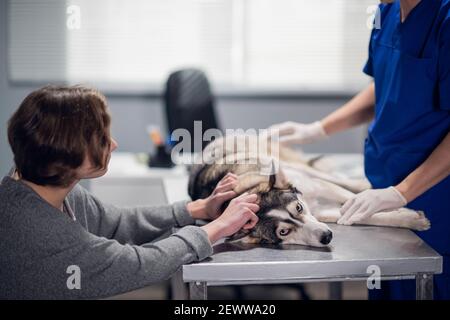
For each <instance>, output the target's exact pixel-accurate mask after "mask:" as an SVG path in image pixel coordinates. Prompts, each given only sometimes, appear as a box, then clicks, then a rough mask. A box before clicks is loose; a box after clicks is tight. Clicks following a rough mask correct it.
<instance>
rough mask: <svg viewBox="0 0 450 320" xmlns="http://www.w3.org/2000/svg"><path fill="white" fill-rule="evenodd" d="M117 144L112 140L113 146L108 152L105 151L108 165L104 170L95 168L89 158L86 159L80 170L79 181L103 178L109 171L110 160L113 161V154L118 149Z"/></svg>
mask: <svg viewBox="0 0 450 320" xmlns="http://www.w3.org/2000/svg"><path fill="white" fill-rule="evenodd" d="M117 146H118V145H117V142H116V140H114V139H113V138H111V145H110V147H109V149H108V150H105V152H106V157H107V159H106V165H105V167H104V168H102V169H98V168H95V167H94V166H93V165H92V163H91V161H90V159H89V157H86V158H85V159H84V162H83V164H82V165H81V167H80V168H79V169H78V178H79V179H92V178H98V177H101V176H103V175H104V174H105V173H106V172H107V171H108V164H109V160H110V159H111V153H112V152H113V151H114V150H116V149H117Z"/></svg>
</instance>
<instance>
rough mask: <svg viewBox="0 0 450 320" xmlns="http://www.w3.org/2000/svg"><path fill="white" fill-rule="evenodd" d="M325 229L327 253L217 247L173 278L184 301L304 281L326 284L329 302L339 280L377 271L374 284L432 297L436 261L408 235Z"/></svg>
mask: <svg viewBox="0 0 450 320" xmlns="http://www.w3.org/2000/svg"><path fill="white" fill-rule="evenodd" d="M330 227H331V229H332V230H333V234H334V236H333V241H332V245H331V246H330V247H329V248H324V249H322V248H310V247H305V246H298V245H288V246H282V247H276V246H256V245H242V244H241V245H237V244H230V243H221V244H218V245H216V246H214V254H213V255H212V256H211V257H210V258H208V259H206V260H204V261H202V262H199V263H193V264H189V265H184V266H183V267H182V268H181V269H180V270H179V271H178V274H177V275H176V276H175V279H177V281H183V282H188V283H189V298H190V299H207V287H208V286H219V285H245V284H274V283H280V284H281V283H305V282H332V283H334V285H332V286H331V287H330V289H331V293H332V294H331V296H330V297H331V298H332V299H339V298H340V294H341V288H340V286H339V285H340V284H341V282H342V281H351V280H364V281H365V280H367V279H368V277H369V276H373V270H379V271H380V280H403V279H416V298H417V299H432V298H433V275H434V274H438V273H441V272H442V257H441V256H440V255H439V254H438V253H436V252H435V251H434V250H433V249H431V248H430V247H429V246H428V245H427V244H426V243H424V242H423V241H422V240H421V239H420V238H419V237H417V236H416V235H415V234H414V233H413V232H412V231H410V230H406V229H398V228H386V227H370V226H351V227H347V226H341V225H336V224H330ZM373 266H374V267H373ZM179 285H180V284H178V288H181V286H179ZM381 285H383V284H382V283H381ZM372 290H376V289H372Z"/></svg>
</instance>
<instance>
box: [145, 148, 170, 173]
mask: <svg viewBox="0 0 450 320" xmlns="http://www.w3.org/2000/svg"><path fill="white" fill-rule="evenodd" d="M174 165H175V164H174V163H173V161H172V157H171V156H170V150H169V148H168V147H167V146H166V145H164V144H161V145H158V146H156V149H155V152H154V153H153V154H150V157H149V159H148V166H149V167H153V168H172V167H173V166H174Z"/></svg>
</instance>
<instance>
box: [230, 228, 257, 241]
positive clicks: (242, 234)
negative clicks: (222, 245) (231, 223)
mask: <svg viewBox="0 0 450 320" xmlns="http://www.w3.org/2000/svg"><path fill="white" fill-rule="evenodd" d="M250 233H251V230H245V229H241V230H239V231H238V232H236V233H235V234H233V235H232V236H231V237H229V238H227V240H226V241H227V242H232V241H237V240H241V239H242V238H244V237H246V236H248V235H249V234H250Z"/></svg>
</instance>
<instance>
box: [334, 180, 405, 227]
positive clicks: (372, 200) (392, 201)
mask: <svg viewBox="0 0 450 320" xmlns="http://www.w3.org/2000/svg"><path fill="white" fill-rule="evenodd" d="M407 203H408V201H406V199H405V197H404V196H403V195H402V194H401V193H400V191H398V190H397V189H396V188H395V187H389V188H386V189H372V190H366V191H363V192H361V193H358V194H357V195H356V196H355V197H354V198H351V199H349V200H347V201H346V202H345V203H344V205H343V206H342V208H341V215H342V217H341V218H339V220H338V221H337V223H338V224H343V225H352V224H353V223H357V222H360V221H362V220H364V219H367V218H369V217H370V216H372V215H373V214H375V213H378V212H380V211H386V210H393V209H398V208H401V207H404V206H405V205H406V204H407Z"/></svg>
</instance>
